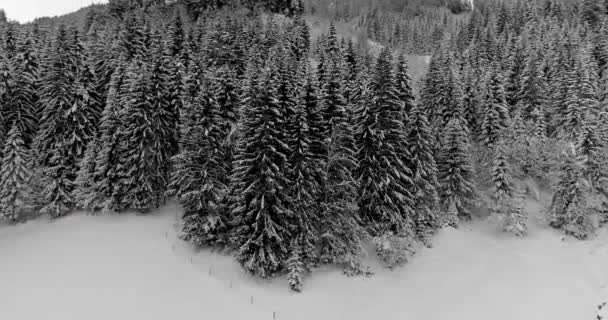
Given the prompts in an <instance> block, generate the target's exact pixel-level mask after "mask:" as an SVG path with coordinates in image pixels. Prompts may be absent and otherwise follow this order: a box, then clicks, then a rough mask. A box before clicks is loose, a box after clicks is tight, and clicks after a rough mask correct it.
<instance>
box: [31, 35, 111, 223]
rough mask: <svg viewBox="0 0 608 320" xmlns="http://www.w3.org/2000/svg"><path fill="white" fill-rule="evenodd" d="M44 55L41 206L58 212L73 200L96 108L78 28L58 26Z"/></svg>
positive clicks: (38, 148)
mask: <svg viewBox="0 0 608 320" xmlns="http://www.w3.org/2000/svg"><path fill="white" fill-rule="evenodd" d="M46 59H47V61H46V62H45V66H46V67H47V69H46V70H45V71H44V75H43V78H42V81H41V87H42V88H43V89H42V91H41V95H40V105H41V107H42V108H43V110H42V117H41V121H40V122H41V128H40V132H39V134H38V137H37V139H36V145H35V149H36V152H37V160H36V162H37V165H38V166H40V168H41V169H42V173H43V177H42V179H43V180H42V181H43V184H44V185H45V189H44V191H43V192H42V194H41V199H40V204H41V206H42V209H41V211H42V212H43V213H48V214H50V215H51V216H53V217H57V216H60V215H63V214H65V213H66V212H67V211H69V210H71V209H72V208H73V206H74V199H73V198H72V196H71V194H72V192H73V190H74V187H75V185H74V180H75V179H76V173H77V171H78V163H79V162H80V160H81V159H82V157H83V156H84V152H85V149H86V146H87V144H88V143H89V141H90V140H91V139H92V138H93V137H94V131H95V128H96V124H97V119H98V116H99V113H98V110H96V108H95V106H96V102H95V100H94V98H93V97H94V95H92V94H91V91H92V90H93V89H92V86H91V84H92V83H93V81H92V78H91V73H90V72H89V69H88V66H87V65H86V64H85V61H84V59H83V48H82V45H81V43H80V40H79V39H78V35H77V32H75V31H68V30H66V29H65V27H60V28H59V30H58V34H57V37H56V39H55V43H54V46H53V49H52V50H51V51H50V52H49V53H48V56H47V57H46Z"/></svg>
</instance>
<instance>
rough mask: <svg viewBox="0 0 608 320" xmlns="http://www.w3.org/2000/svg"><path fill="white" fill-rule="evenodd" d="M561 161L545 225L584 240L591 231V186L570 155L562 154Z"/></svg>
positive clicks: (592, 195) (592, 208)
mask: <svg viewBox="0 0 608 320" xmlns="http://www.w3.org/2000/svg"><path fill="white" fill-rule="evenodd" d="M565 158H566V159H565V163H564V164H563V165H562V167H561V170H560V173H561V174H560V178H559V181H558V183H557V184H556V185H555V186H554V190H555V192H554V194H553V198H552V200H551V204H550V206H549V211H548V215H549V225H550V226H552V227H553V228H556V229H562V230H564V231H565V232H566V233H567V234H569V235H572V236H574V237H576V238H579V239H586V238H587V237H589V235H590V234H591V233H592V232H593V231H594V229H593V223H592V216H593V214H594V213H595V208H594V207H593V198H594V194H593V191H592V189H591V184H590V183H589V181H588V180H586V179H585V178H584V177H583V174H582V166H581V164H580V163H579V162H577V161H576V157H575V154H574V152H570V153H568V154H566V155H565Z"/></svg>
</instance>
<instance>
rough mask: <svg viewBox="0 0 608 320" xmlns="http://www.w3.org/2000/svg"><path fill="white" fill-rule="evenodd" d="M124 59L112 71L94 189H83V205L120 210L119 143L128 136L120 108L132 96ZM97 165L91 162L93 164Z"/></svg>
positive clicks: (103, 115)
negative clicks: (121, 118)
mask: <svg viewBox="0 0 608 320" xmlns="http://www.w3.org/2000/svg"><path fill="white" fill-rule="evenodd" d="M123 64H124V62H121V63H119V64H118V66H117V68H116V70H115V71H114V73H113V74H112V79H111V81H110V85H109V89H108V95H107V99H106V103H105V108H104V110H103V113H102V116H101V121H100V125H99V134H98V135H99V136H98V137H99V143H98V144H99V146H98V147H99V149H98V151H97V152H96V156H95V160H94V161H95V165H94V168H95V169H94V170H95V171H94V173H93V176H92V177H91V179H92V181H91V182H89V183H91V187H92V188H91V190H90V192H87V191H86V190H82V191H80V192H83V195H81V196H82V197H84V199H86V201H84V202H83V203H82V204H83V207H84V208H87V209H92V210H97V209H99V210H102V211H104V212H108V211H111V210H116V209H118V205H119V195H118V194H117V193H116V192H115V190H116V188H117V183H118V180H117V179H118V177H117V174H118V170H119V158H118V156H119V155H118V153H117V152H118V146H119V143H120V141H121V140H122V139H123V138H122V137H124V135H123V131H124V130H123V129H122V126H123V125H124V124H123V123H121V120H120V117H121V116H120V113H121V111H120V109H119V107H120V106H121V105H122V103H123V102H126V100H125V98H126V97H128V96H127V93H128V92H129V89H130V88H129V85H130V84H129V83H125V80H126V79H125V78H126V76H125V73H126V68H125V67H124V65H123ZM92 166H93V165H91V167H92Z"/></svg>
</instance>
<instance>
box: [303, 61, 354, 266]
mask: <svg viewBox="0 0 608 320" xmlns="http://www.w3.org/2000/svg"><path fill="white" fill-rule="evenodd" d="M327 79H328V81H327V82H325V83H323V84H322V88H321V92H320V97H319V98H315V95H316V90H315V88H314V80H313V78H312V76H309V77H308V80H307V85H306V91H305V95H304V101H305V102H304V104H305V105H306V109H307V111H306V112H307V117H308V125H309V126H310V133H311V149H310V150H311V153H312V154H313V157H318V158H320V159H322V161H323V172H322V174H323V175H322V176H321V178H322V181H321V186H322V189H321V191H320V195H319V196H320V204H321V212H322V215H321V220H320V225H321V231H320V235H321V236H320V245H321V253H320V257H319V258H320V260H321V262H323V263H335V264H341V265H343V266H344V272H345V273H347V274H357V273H360V272H361V265H360V262H359V256H360V254H361V251H362V250H361V244H360V241H361V237H362V234H363V232H362V229H361V226H360V222H359V218H358V216H357V206H356V205H355V203H356V202H357V201H356V199H357V190H358V183H357V180H356V178H355V177H354V173H355V172H356V170H357V160H356V156H355V141H354V139H353V129H352V126H351V124H350V122H349V121H348V120H349V115H348V112H347V110H346V108H345V107H346V105H347V104H346V103H347V102H346V101H345V99H344V96H343V95H342V88H341V87H340V83H339V69H338V68H337V66H336V65H335V64H332V65H331V67H330V68H329V69H328V71H327ZM317 110H321V114H322V115H323V117H322V118H320V117H319V116H318V113H319V111H317Z"/></svg>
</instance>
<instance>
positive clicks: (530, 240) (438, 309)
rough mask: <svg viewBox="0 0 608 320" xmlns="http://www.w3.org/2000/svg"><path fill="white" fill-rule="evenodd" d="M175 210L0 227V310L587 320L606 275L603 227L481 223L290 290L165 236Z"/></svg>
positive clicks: (57, 315)
mask: <svg viewBox="0 0 608 320" xmlns="http://www.w3.org/2000/svg"><path fill="white" fill-rule="evenodd" d="M176 212H178V210H177V208H176V207H174V206H169V207H167V208H166V209H164V210H162V212H159V213H157V214H155V215H152V216H136V215H124V216H87V215H84V214H77V215H73V216H70V217H67V218H64V219H61V220H59V221H54V222H49V221H45V220H39V221H34V222H30V223H28V224H25V225H20V226H17V227H1V228H0V319H11V320H39V319H47V320H55V319H57V320H60V319H61V320H71V319H74V320H76V319H78V320H82V319H87V320H88V319H95V320H96V319H99V320H108V319H112V320H122V319H124V320H127V319H128V320H137V319H146V320H157V319H159V320H160V319H163V320H164V319H186V318H188V319H213V320H221V319H235V320H237V319H238V320H240V319H248V320H249V319H251V320H257V319H273V318H275V319H285V320H287V319H289V320H312V319H328V320H338V319H349V320H355V319H368V320H371V319H382V320H384V319H414V320H424V319H426V320H457V319H463V320H465V319H466V320H487V319H493V320H507V319H508V320H513V319H517V320H533V319H534V320H537V319H548V320H579V319H580V320H585V319H593V316H594V314H595V307H596V306H597V304H598V303H599V302H600V297H602V296H604V293H605V291H604V289H603V288H602V287H603V286H604V285H605V284H606V281H608V241H607V240H608V235H606V234H602V235H600V236H599V237H598V239H596V240H593V241H588V242H580V241H576V240H571V239H565V241H562V237H561V235H560V234H559V233H556V232H554V231H552V230H549V229H546V228H543V227H539V226H533V227H532V228H531V230H530V234H529V236H528V237H527V238H523V239H517V238H512V237H510V236H508V235H506V234H502V233H500V232H499V231H498V230H497V229H496V227H494V226H493V225H492V224H490V223H488V222H477V223H474V224H470V225H466V226H463V227H461V228H460V229H458V230H453V229H451V230H444V231H442V232H441V233H440V234H439V235H438V236H437V237H436V239H435V241H434V243H435V247H434V248H433V249H427V250H425V251H423V252H420V253H419V254H418V255H417V256H416V257H415V258H414V259H413V260H412V262H411V263H409V264H408V265H406V266H404V267H403V268H400V269H396V270H395V271H393V272H391V271H387V270H384V269H382V268H379V267H377V266H373V267H374V271H375V272H376V275H374V276H373V277H371V278H365V277H357V278H347V277H344V276H342V275H341V274H340V273H339V271H337V270H319V271H317V273H316V274H315V276H314V277H312V278H308V279H306V281H305V287H304V292H303V293H302V294H293V293H290V292H289V291H288V290H287V285H286V283H285V281H284V280H282V279H278V280H275V281H271V282H268V281H261V280H258V279H252V278H250V277H248V276H246V275H244V274H243V272H242V271H241V269H240V267H239V266H238V265H237V264H236V263H234V262H233V260H232V259H231V258H230V257H226V256H222V255H219V254H214V253H211V252H209V251H203V252H194V251H193V250H192V249H191V248H190V246H189V245H187V244H185V243H182V242H181V241H179V240H177V238H176V234H175V230H176V227H175V223H176V221H177V219H176V218H177V213H176Z"/></svg>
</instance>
